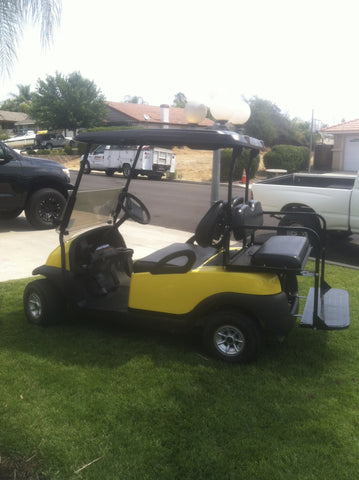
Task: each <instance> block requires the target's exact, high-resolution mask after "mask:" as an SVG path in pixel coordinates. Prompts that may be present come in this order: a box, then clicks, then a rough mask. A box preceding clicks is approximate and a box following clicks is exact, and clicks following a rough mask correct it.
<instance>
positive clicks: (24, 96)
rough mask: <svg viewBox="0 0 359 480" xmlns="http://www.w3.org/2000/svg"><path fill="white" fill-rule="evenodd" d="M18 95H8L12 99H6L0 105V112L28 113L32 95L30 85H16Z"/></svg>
mask: <svg viewBox="0 0 359 480" xmlns="http://www.w3.org/2000/svg"><path fill="white" fill-rule="evenodd" d="M16 86H17V88H18V90H19V93H17V94H16V93H10V96H11V97H12V98H8V99H7V100H5V101H4V102H2V104H1V110H7V111H8V112H24V113H29V111H30V107H31V97H32V93H31V91H30V88H31V86H30V85H21V84H20V85H16Z"/></svg>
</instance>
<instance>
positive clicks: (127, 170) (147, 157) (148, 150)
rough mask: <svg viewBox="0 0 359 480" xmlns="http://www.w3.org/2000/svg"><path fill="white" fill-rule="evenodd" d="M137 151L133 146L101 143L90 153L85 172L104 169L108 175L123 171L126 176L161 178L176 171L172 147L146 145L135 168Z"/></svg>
mask: <svg viewBox="0 0 359 480" xmlns="http://www.w3.org/2000/svg"><path fill="white" fill-rule="evenodd" d="M136 152H137V150H136V148H134V147H131V146H120V145H99V146H98V147H97V148H96V149H95V150H94V151H93V152H92V153H90V154H89V155H88V158H87V161H86V164H85V170H84V173H90V172H91V170H100V171H101V170H102V171H105V173H106V175H108V176H112V175H113V174H114V173H115V172H122V173H123V176H124V177H126V178H128V177H129V176H130V175H131V176H132V177H136V176H137V175H147V177H148V178H152V179H160V178H161V177H162V176H163V175H165V174H166V173H167V172H172V173H173V172H174V171H175V165H176V156H175V155H174V153H173V152H172V150H170V149H166V148H160V147H147V146H144V147H143V148H142V150H141V153H140V157H139V159H138V161H137V164H136V170H133V169H132V165H133V162H134V160H135V156H136Z"/></svg>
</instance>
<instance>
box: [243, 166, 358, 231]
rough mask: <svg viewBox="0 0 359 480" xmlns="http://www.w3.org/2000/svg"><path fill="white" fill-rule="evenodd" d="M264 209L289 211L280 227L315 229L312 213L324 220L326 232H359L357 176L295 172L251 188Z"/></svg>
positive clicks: (255, 184) (267, 180) (258, 183)
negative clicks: (310, 213)
mask: <svg viewBox="0 0 359 480" xmlns="http://www.w3.org/2000/svg"><path fill="white" fill-rule="evenodd" d="M252 194H253V198H254V199H255V200H259V201H260V202H261V204H262V208H263V210H266V211H277V212H291V214H288V215H285V216H284V217H283V218H282V220H281V221H280V223H279V225H282V226H304V227H308V228H314V229H315V227H316V222H318V220H317V219H316V218H315V217H314V216H313V215H308V214H306V213H307V212H314V213H317V214H320V215H321V216H322V217H323V218H324V219H325V221H326V225H327V230H328V231H339V232H345V233H347V234H351V233H359V174H358V175H355V174H345V173H322V174H314V173H313V174H311V173H294V174H289V175H283V176H280V177H275V178H270V179H266V180H263V181H261V182H257V183H254V184H253V185H252Z"/></svg>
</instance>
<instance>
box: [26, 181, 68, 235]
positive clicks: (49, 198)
mask: <svg viewBox="0 0 359 480" xmlns="http://www.w3.org/2000/svg"><path fill="white" fill-rule="evenodd" d="M65 204H66V199H65V197H64V196H63V195H62V194H61V193H60V192H58V191H57V190H54V189H53V188H42V189H41V190H38V191H37V192H35V193H33V194H32V196H31V197H30V199H29V201H28V205H27V206H26V208H25V215H26V218H27V220H28V221H29V223H31V225H32V226H33V227H35V228H38V229H42V230H43V229H47V228H54V227H55V224H56V223H57V222H58V221H59V220H60V218H61V215H62V212H63V210H64V208H65Z"/></svg>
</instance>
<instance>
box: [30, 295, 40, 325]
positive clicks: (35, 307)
mask: <svg viewBox="0 0 359 480" xmlns="http://www.w3.org/2000/svg"><path fill="white" fill-rule="evenodd" d="M29 312H30V314H31V316H32V318H33V319H34V320H38V319H39V318H40V317H41V314H42V306H41V299H40V297H39V295H38V294H37V293H35V292H33V293H31V295H30V296H29Z"/></svg>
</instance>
